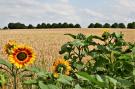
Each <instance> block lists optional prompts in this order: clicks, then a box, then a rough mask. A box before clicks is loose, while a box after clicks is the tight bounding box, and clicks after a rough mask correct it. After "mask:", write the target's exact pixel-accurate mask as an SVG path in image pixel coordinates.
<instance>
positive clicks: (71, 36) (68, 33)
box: [64, 33, 76, 39]
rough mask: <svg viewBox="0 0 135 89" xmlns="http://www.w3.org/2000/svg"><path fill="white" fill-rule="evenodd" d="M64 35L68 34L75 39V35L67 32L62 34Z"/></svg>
mask: <svg viewBox="0 0 135 89" xmlns="http://www.w3.org/2000/svg"><path fill="white" fill-rule="evenodd" d="M64 35H68V36H70V37H72V38H73V39H76V36H75V35H73V34H70V33H67V34H64Z"/></svg>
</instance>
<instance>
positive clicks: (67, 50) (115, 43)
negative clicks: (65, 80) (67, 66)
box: [59, 31, 135, 89]
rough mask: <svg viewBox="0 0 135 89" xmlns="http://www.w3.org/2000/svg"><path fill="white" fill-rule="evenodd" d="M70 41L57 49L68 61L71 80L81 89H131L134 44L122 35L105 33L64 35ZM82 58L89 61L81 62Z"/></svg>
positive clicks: (134, 75) (134, 53) (134, 69)
mask: <svg viewBox="0 0 135 89" xmlns="http://www.w3.org/2000/svg"><path fill="white" fill-rule="evenodd" d="M65 35H69V36H70V37H72V38H73V41H70V42H67V43H65V44H64V45H63V46H62V47H61V50H60V52H59V53H60V54H64V58H65V59H66V60H69V61H70V62H71V66H72V68H73V72H72V74H73V76H72V77H73V78H74V79H77V80H78V83H79V86H80V87H82V88H84V89H101V88H103V89H104V88H107V89H116V88H122V89H134V88H135V85H134V84H135V44H134V43H129V42H126V41H125V40H124V38H123V37H124V35H123V34H122V33H115V32H113V33H110V32H109V31H104V32H103V34H102V36H97V35H90V36H85V35H84V34H81V33H80V34H77V35H73V34H65ZM85 57H89V58H90V59H89V60H87V62H86V63H84V62H83V61H82V60H85Z"/></svg>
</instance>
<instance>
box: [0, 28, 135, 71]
mask: <svg viewBox="0 0 135 89" xmlns="http://www.w3.org/2000/svg"><path fill="white" fill-rule="evenodd" d="M110 32H118V33H119V32H122V33H123V34H124V35H125V36H124V38H125V40H126V41H129V42H135V30H132V29H110ZM65 33H72V34H77V33H84V34H86V35H89V34H93V35H94V34H95V35H101V34H102V33H103V30H102V29H41V30H39V29H31V30H28V29H25V30H20V29H17V30H0V50H2V46H3V45H4V44H5V43H6V42H7V41H8V40H16V41H17V42H20V43H24V44H28V45H30V46H32V47H33V48H34V50H35V51H36V54H37V60H36V62H35V64H34V65H35V66H38V67H40V68H43V69H47V70H49V66H51V65H52V63H53V62H54V60H55V59H57V58H59V57H62V56H61V55H59V50H60V47H61V46H62V44H64V43H65V42H68V41H70V40H72V39H71V38H70V37H69V36H65V35H64V34H65ZM0 57H4V54H3V53H2V52H1V53H0Z"/></svg>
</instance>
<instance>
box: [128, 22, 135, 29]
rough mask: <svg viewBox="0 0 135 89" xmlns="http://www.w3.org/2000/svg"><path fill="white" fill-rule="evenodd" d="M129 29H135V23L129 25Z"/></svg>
mask: <svg viewBox="0 0 135 89" xmlns="http://www.w3.org/2000/svg"><path fill="white" fill-rule="evenodd" d="M127 28H131V29H135V22H132V23H128V25H127Z"/></svg>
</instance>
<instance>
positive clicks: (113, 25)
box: [111, 23, 119, 28]
mask: <svg viewBox="0 0 135 89" xmlns="http://www.w3.org/2000/svg"><path fill="white" fill-rule="evenodd" d="M118 27H119V25H118V23H114V24H112V26H111V28H118Z"/></svg>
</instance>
